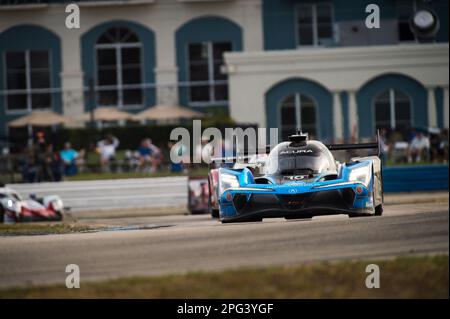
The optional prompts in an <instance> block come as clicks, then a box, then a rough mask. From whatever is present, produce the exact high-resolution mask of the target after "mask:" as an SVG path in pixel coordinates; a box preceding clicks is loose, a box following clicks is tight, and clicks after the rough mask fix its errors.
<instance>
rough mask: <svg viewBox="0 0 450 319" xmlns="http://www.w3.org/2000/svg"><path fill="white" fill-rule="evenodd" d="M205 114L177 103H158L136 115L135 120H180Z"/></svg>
mask: <svg viewBox="0 0 450 319" xmlns="http://www.w3.org/2000/svg"><path fill="white" fill-rule="evenodd" d="M203 116H204V114H203V113H201V112H197V111H193V110H191V109H188V108H185V107H181V106H176V105H156V106H154V107H151V108H148V109H147V110H145V111H142V112H141V113H139V114H137V115H135V116H134V117H133V119H134V120H135V121H144V120H157V121H158V120H179V119H193V118H201V117H203Z"/></svg>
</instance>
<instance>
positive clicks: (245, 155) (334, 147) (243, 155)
mask: <svg viewBox="0 0 450 319" xmlns="http://www.w3.org/2000/svg"><path fill="white" fill-rule="evenodd" d="M304 136H305V135H296V136H294V137H301V138H304ZM306 136H307V135H306ZM380 141H381V140H380V132H379V130H377V134H376V141H375V142H370V143H351V144H326V145H325V146H326V147H327V148H328V149H329V150H330V151H347V150H361V149H376V150H377V156H380V151H381V146H380ZM294 142H295V139H294ZM271 149H272V146H270V145H268V146H266V148H265V149H258V150H257V152H255V151H254V150H253V152H252V153H250V152H249V150H248V149H246V150H244V151H243V152H240V153H239V154H238V155H237V156H228V157H215V158H212V159H211V161H212V162H216V163H217V162H224V161H225V162H227V161H228V162H229V161H234V160H237V159H240V160H244V161H245V160H248V159H249V158H251V157H252V156H254V155H257V154H269V153H270V151H271Z"/></svg>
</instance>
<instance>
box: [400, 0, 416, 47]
mask: <svg viewBox="0 0 450 319" xmlns="http://www.w3.org/2000/svg"><path fill="white" fill-rule="evenodd" d="M415 11H416V3H415V1H410V0H402V1H398V2H397V19H398V20H397V23H398V41H399V42H414V41H416V37H415V35H414V33H412V31H411V28H410V27H409V20H410V19H411V17H412V16H413V14H414V12H415Z"/></svg>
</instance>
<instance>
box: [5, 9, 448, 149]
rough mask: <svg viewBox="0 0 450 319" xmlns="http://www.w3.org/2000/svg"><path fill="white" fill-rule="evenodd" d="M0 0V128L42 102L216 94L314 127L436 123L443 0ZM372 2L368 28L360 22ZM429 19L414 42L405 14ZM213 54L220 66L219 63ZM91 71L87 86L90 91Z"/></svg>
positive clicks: (341, 130)
mask: <svg viewBox="0 0 450 319" xmlns="http://www.w3.org/2000/svg"><path fill="white" fill-rule="evenodd" d="M71 2H75V3H77V4H78V6H79V8H80V28H73V29H69V28H67V26H66V17H67V16H68V14H69V13H66V12H65V9H66V5H67V4H68V3H69V2H67V1H61V0H28V1H27V0H0V56H1V59H0V138H1V137H5V136H8V134H14V132H13V131H12V130H11V129H8V125H7V123H8V122H9V121H11V120H13V119H15V118H17V117H19V116H22V115H24V114H27V113H28V112H31V111H34V110H41V109H52V110H54V111H56V112H60V113H63V114H66V115H68V116H76V115H79V114H81V113H83V112H85V111H87V110H89V109H90V108H91V107H98V106H113V107H117V108H120V109H122V110H125V111H130V112H139V111H142V110H143V109H145V108H148V107H152V106H154V105H156V104H180V105H184V106H187V107H192V108H196V109H198V110H205V109H210V108H227V109H228V110H229V112H230V114H231V116H232V117H233V118H234V119H235V120H236V121H238V122H245V123H255V124H258V125H259V126H260V127H278V128H279V129H280V134H282V135H286V134H287V133H288V132H290V131H292V130H293V129H294V128H295V127H299V126H300V127H302V129H303V130H305V131H308V132H309V133H310V134H312V135H314V136H316V137H319V138H322V139H325V140H339V139H343V138H349V137H350V136H351V135H353V136H358V137H360V138H364V137H368V136H370V135H372V134H373V133H374V132H375V128H376V127H388V128H392V129H397V130H405V129H409V128H411V127H440V128H443V127H447V128H448V109H449V104H448V103H449V102H448V76H449V72H448V70H449V66H448V54H449V47H448V2H447V1H445V0H433V1H431V2H426V3H425V2H423V1H412V0H411V1H405V0H396V1H394V0H377V1H375V0H373V1H362V0H356V1H342V0H329V1H322V0H320V1H319V0H316V1H312V0H128V1H127V0H105V1H100V0H92V1H86V0H85V1H71ZM369 3H375V4H378V5H379V7H380V17H381V22H380V28H379V29H376V28H373V29H369V28H367V27H366V25H365V19H366V16H367V15H368V14H369V13H367V12H366V10H365V9H366V6H367V5H368V4H369ZM424 6H426V7H427V8H431V9H432V10H433V11H434V12H436V13H437V17H438V18H439V24H440V27H439V31H438V32H437V34H436V35H435V36H434V37H433V40H432V41H429V43H419V42H418V41H417V39H416V36H415V34H413V33H412V32H411V31H410V28H409V19H410V17H411V16H412V14H413V13H414V12H415V11H417V10H420V9H421V7H424ZM224 65H225V66H224ZM91 83H92V85H93V87H94V91H95V96H94V98H90V96H89V89H88V88H89V86H90V84H91Z"/></svg>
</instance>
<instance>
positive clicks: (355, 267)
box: [0, 255, 449, 298]
mask: <svg viewBox="0 0 450 319" xmlns="http://www.w3.org/2000/svg"><path fill="white" fill-rule="evenodd" d="M371 263H374V264H377V265H378V266H379V267H380V286H381V287H380V288H379V289H368V288H366V286H365V280H366V276H367V275H368V274H367V273H366V272H365V269H366V266H367V265H368V264H371ZM448 274H449V268H448V255H436V256H409V257H399V258H396V259H387V260H375V261H339V262H332V263H329V262H322V263H313V264H303V265H298V266H289V267H267V268H245V269H238V270H227V271H223V272H196V273H188V274H185V275H168V276H160V277H134V278H124V279H117V280H110V281H104V282H83V279H82V277H81V288H80V289H67V288H66V287H65V286H64V284H61V285H54V286H42V287H32V288H14V289H7V290H0V298H448V295H449V294H448V288H449V285H448ZM81 276H82V275H81Z"/></svg>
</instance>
